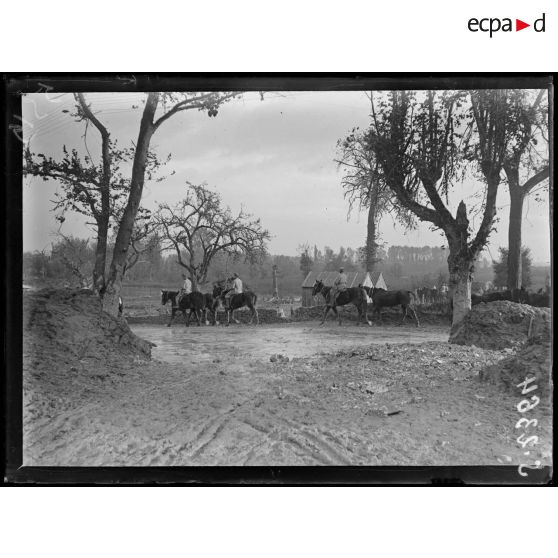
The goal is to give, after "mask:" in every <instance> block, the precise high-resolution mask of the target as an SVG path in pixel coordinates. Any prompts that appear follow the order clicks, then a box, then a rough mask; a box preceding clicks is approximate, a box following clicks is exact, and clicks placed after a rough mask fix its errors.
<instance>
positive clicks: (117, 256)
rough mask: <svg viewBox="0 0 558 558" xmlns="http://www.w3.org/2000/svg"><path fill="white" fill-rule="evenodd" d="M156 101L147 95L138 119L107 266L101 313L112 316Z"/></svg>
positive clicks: (138, 199) (115, 311)
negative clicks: (122, 205)
mask: <svg viewBox="0 0 558 558" xmlns="http://www.w3.org/2000/svg"><path fill="white" fill-rule="evenodd" d="M157 102H158V93H149V95H148V96H147V101H146V103H145V108H144V111H143V116H142V119H141V124H140V130H139V134H138V141H137V143H136V152H135V155H134V164H133V167H132V180H131V182H130V195H129V198H128V204H127V205H126V209H125V210H124V214H123V216H122V221H121V222H120V227H119V229H118V234H117V235H116V241H115V244H114V252H113V256H112V262H111V264H110V271H109V275H108V279H107V282H106V290H105V294H104V296H103V310H104V311H105V312H108V313H109V314H112V315H113V316H116V315H118V299H119V297H120V289H121V287H122V279H123V277H124V269H125V264H126V256H127V254H128V249H129V246H130V240H131V238H132V232H133V228H134V222H135V220H136V215H137V212H138V209H139V205H140V202H141V196H142V193H143V184H144V179H145V166H146V162H147V153H148V151H149V143H150V141H151V137H152V136H153V132H154V131H155V128H154V126H153V117H154V115H155V111H156V109H157Z"/></svg>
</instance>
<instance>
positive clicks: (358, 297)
mask: <svg viewBox="0 0 558 558" xmlns="http://www.w3.org/2000/svg"><path fill="white" fill-rule="evenodd" d="M331 289H332V287H326V286H325V285H324V282H323V281H320V279H316V282H315V283H314V287H313V288H312V296H316V295H317V294H318V293H320V294H321V295H322V296H323V297H324V298H325V301H326V307H325V310H324V315H323V317H322V321H321V323H320V325H323V324H324V322H325V320H326V318H327V315H328V312H329V311H330V309H331V310H333V312H334V313H335V315H336V316H337V318H338V319H339V325H341V315H340V314H339V312H338V311H337V306H345V305H346V304H354V305H355V306H356V308H357V310H358V318H359V320H358V322H357V323H358V324H360V321H361V320H364V321H365V322H366V323H367V324H368V325H372V324H371V323H370V320H369V319H368V299H367V296H366V291H365V290H364V289H363V288H362V287H349V288H347V289H345V290H343V291H339V292H338V293H337V297H336V300H335V302H334V303H333V304H332V303H331V301H330V300H329V294H330V292H331Z"/></svg>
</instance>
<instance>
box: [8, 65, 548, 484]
mask: <svg viewBox="0 0 558 558" xmlns="http://www.w3.org/2000/svg"><path fill="white" fill-rule="evenodd" d="M90 79H91V78H90ZM112 79H114V81H115V83H116V82H117V78H116V76H113V78H112ZM177 80H178V81H177V82H176V83H178V85H177V86H176V90H175V91H173V90H169V89H168V87H161V88H160V90H157V91H154V90H151V89H150V88H144V89H141V88H137V87H130V88H128V89H127V88H126V87H124V88H122V87H120V85H119V86H118V87H114V88H112V90H111V87H110V84H109V85H106V84H105V85H104V86H103V88H102V89H103V90H99V88H95V87H92V88H91V90H90V91H88V90H87V89H86V88H84V87H83V86H79V87H76V88H75V90H68V88H67V87H66V88H62V89H61V88H60V87H59V86H58V85H57V83H56V79H53V80H51V81H50V82H49V80H48V79H46V80H44V81H41V82H40V83H39V82H38V81H37V82H36V83H38V86H37V88H36V89H34V90H31V89H30V88H29V87H28V88H27V90H26V91H25V92H23V93H22V94H21V119H20V122H19V123H20V126H14V127H12V129H11V132H12V133H13V135H14V136H17V141H18V142H19V143H20V149H21V159H22V162H21V170H22V184H21V188H22V192H21V201H22V234H23V236H22V260H21V273H22V275H21V283H22V285H21V288H22V308H23V310H22V312H23V313H22V330H23V341H22V368H23V371H22V448H21V452H22V453H21V458H22V463H21V464H22V466H23V467H31V468H34V467H72V468H80V467H145V468H149V467H238V468H239V469H238V471H239V472H238V474H239V475H243V474H245V475H246V476H249V475H250V473H249V468H250V467H268V468H273V467H280V468H284V467H318V468H320V467H328V466H329V467H361V468H362V467H373V468H374V467H380V468H382V467H388V468H397V467H490V468H492V470H493V471H496V472H495V473H494V474H493V476H492V477H491V478H492V480H493V482H496V483H497V482H498V480H497V479H498V473H497V471H498V469H499V468H502V469H506V470H508V471H509V470H510V468H512V469H513V475H514V478H515V481H514V482H516V483H520V484H521V483H525V484H529V483H531V482H539V483H540V482H548V480H549V479H550V478H551V476H552V465H553V463H552V451H553V448H552V420H553V416H552V404H553V401H552V382H551V369H552V362H551V316H552V314H551V308H552V282H553V275H552V233H551V228H552V222H551V209H550V208H551V200H552V189H551V185H552V179H553V174H552V173H553V167H552V159H551V155H552V151H553V145H552V142H553V137H554V136H553V134H554V130H553V90H552V82H551V79H550V78H547V77H545V76H538V77H533V78H528V77H523V78H522V79H521V80H517V83H515V82H514V83H510V81H509V80H508V81H506V80H505V79H504V78H502V79H498V78H493V79H487V78H484V79H477V80H476V81H475V80H474V79H473V80H470V79H469V80H464V79H459V77H455V78H452V79H449V80H448V79H441V78H436V77H431V78H426V77H421V78H420V79H417V80H416V82H417V83H416V85H413V81H412V80H409V79H404V76H401V77H400V78H397V77H395V78H391V79H390V80H388V81H385V80H384V81H383V82H382V81H381V80H376V81H375V80H374V79H373V78H370V79H369V80H368V82H366V80H364V82H363V81H362V80H360V81H359V82H358V83H357V81H354V80H353V81H351V79H349V78H348V77H347V78H346V79H345V81H343V80H340V81H338V82H335V80H331V79H329V80H328V79H327V78H323V79H320V78H319V77H316V78H315V79H314V80H313V81H312V84H311V85H309V86H305V82H304V79H300V80H298V81H297V78H295V77H293V78H290V80H285V82H284V84H282V83H281V80H278V79H277V80H274V81H273V83H272V84H271V83H270V81H269V80H268V81H267V82H266V81H265V80H262V82H261V83H259V82H258V83H256V84H255V85H254V84H252V83H251V82H249V80H248V81H247V82H246V85H244V86H238V87H237V88H235V87H234V85H235V84H236V82H234V80H233V82H231V80H229V82H227V79H224V80H222V82H219V80H218V79H215V80H212V81H209V80H208V82H207V87H206V88H204V87H203V85H204V83H203V80H202V81H200V79H197V80H194V79H192V78H189V76H188V75H187V74H186V75H184V76H182V77H179V78H177ZM155 83H156V82H155ZM229 83H232V84H233V87H230V86H229V87H227V85H228V84H229ZM471 83H472V85H471ZM119 84H121V82H119ZM216 84H217V85H216ZM343 84H345V85H343ZM347 84H348V85H347ZM243 471H244V473H243ZM541 471H544V475H543V476H541V475H540V473H541ZM537 474H538V476H537ZM508 476H509V475H508ZM533 479H536V480H533ZM403 482H404V481H403Z"/></svg>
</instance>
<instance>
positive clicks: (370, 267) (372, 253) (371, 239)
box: [365, 200, 378, 273]
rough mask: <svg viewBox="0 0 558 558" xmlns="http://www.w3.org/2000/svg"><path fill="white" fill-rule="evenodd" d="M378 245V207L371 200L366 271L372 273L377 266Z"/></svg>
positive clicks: (367, 233)
mask: <svg viewBox="0 0 558 558" xmlns="http://www.w3.org/2000/svg"><path fill="white" fill-rule="evenodd" d="M377 249H378V244H377V242H376V206H375V204H374V200H371V203H370V207H369V208H368V223H367V229H366V261H365V265H366V271H368V272H369V273H372V271H374V266H375V264H376V253H377Z"/></svg>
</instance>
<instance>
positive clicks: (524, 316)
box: [449, 300, 550, 350]
mask: <svg viewBox="0 0 558 558" xmlns="http://www.w3.org/2000/svg"><path fill="white" fill-rule="evenodd" d="M535 335H542V336H550V309H549V308H534V307H532V306H528V305H527V304H518V303H516V302H509V301H507V300H501V301H496V302H488V303H484V302H483V303H481V304H477V305H476V306H473V308H472V309H471V311H470V312H469V313H468V314H467V316H466V317H465V319H464V320H463V321H462V322H461V323H460V324H459V325H458V326H457V327H456V328H455V329H453V330H452V332H451V334H450V339H449V342H450V343H454V344H456V345H476V346H477V347H482V348H484V349H496V350H498V349H505V348H513V347H518V346H520V345H521V344H523V343H525V342H526V341H527V340H528V338H529V337H531V336H535Z"/></svg>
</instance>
